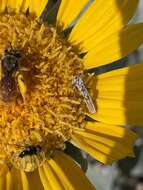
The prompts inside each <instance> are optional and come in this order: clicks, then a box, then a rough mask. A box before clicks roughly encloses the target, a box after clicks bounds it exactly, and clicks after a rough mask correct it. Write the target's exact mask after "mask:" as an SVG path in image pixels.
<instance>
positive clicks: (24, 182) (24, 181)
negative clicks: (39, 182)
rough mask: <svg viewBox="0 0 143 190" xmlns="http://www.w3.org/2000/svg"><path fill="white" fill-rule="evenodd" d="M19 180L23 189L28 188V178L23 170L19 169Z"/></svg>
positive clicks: (27, 189) (26, 189) (28, 189)
mask: <svg viewBox="0 0 143 190" xmlns="http://www.w3.org/2000/svg"><path fill="white" fill-rule="evenodd" d="M21 182H22V186H23V190H30V186H29V182H28V178H27V176H26V173H25V172H23V171H21Z"/></svg>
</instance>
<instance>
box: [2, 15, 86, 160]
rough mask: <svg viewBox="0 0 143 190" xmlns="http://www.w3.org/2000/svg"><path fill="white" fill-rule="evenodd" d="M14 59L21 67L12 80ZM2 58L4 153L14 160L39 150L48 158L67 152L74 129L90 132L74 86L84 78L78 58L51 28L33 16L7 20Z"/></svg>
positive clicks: (8, 18)
mask: <svg viewBox="0 0 143 190" xmlns="http://www.w3.org/2000/svg"><path fill="white" fill-rule="evenodd" d="M15 51H18V52H19V54H20V56H19V57H18V58H17V57H16V55H15ZM10 52H11V53H10ZM11 55H12V56H14V57H13V59H14V60H15V57H16V58H17V60H16V61H17V64H18V65H17V67H16V68H14V70H12V72H11V74H10V75H9V71H8V72H4V68H5V67H4V66H3V64H4V63H6V64H7V62H8V63H10V61H9V57H7V56H10V58H11ZM0 58H1V69H0V70H1V74H0V79H1V81H0V83H1V92H0V93H1V94H0V151H1V152H3V153H4V154H5V157H6V159H7V160H9V159H10V157H11V156H12V155H13V154H15V153H17V152H23V151H26V153H27V152H28V151H27V150H25V147H26V146H33V147H36V146H37V145H38V146H40V147H41V148H42V151H44V152H45V153H46V154H48V153H51V152H52V151H54V150H55V149H63V148H64V143H65V141H67V140H70V136H71V132H72V129H73V128H75V127H76V128H83V127H84V126H85V120H84V119H85V112H86V105H85V103H84V100H83V98H82V97H81V95H80V93H79V92H78V91H77V89H76V88H74V87H73V85H72V80H73V78H74V77H75V76H77V75H79V74H82V73H83V65H82V61H81V59H80V58H79V56H78V55H77V54H76V53H75V52H74V51H73V50H72V47H71V46H70V45H68V44H67V42H66V41H65V40H63V39H62V38H61V37H60V36H59V35H58V34H57V32H56V29H55V28H53V27H52V26H47V25H44V24H42V25H41V24H39V23H38V22H37V21H36V20H35V18H33V17H32V16H28V17H27V16H25V15H23V14H16V15H15V14H13V15H7V14H4V15H1V17H0ZM6 61H7V62H6ZM12 63H13V61H12ZM6 68H7V67H6ZM8 68H9V67H8ZM5 70H6V71H7V69H5ZM7 73H8V74H7ZM5 98H6V99H5ZM32 150H33V149H32ZM34 150H36V148H35V149H34ZM29 152H30V151H29ZM35 152H36V151H35ZM24 153H25V152H24Z"/></svg>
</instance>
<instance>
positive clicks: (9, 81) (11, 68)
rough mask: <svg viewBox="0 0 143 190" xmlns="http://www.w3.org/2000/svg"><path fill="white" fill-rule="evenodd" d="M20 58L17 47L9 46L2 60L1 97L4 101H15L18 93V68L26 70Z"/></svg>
mask: <svg viewBox="0 0 143 190" xmlns="http://www.w3.org/2000/svg"><path fill="white" fill-rule="evenodd" d="M20 58H21V54H20V51H19V50H17V49H15V48H12V47H11V48H8V49H6V50H5V52H4V56H3V58H2V61H1V77H0V98H1V100H2V101H4V102H11V101H13V100H15V98H16V96H17V95H18V85H17V81H16V78H15V73H16V72H17V71H18V70H26V69H25V68H22V67H21V66H20ZM21 83H22V82H21ZM21 83H20V85H21ZM23 86H24V85H23ZM20 93H21V92H20Z"/></svg>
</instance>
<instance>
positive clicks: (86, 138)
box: [72, 122, 137, 164]
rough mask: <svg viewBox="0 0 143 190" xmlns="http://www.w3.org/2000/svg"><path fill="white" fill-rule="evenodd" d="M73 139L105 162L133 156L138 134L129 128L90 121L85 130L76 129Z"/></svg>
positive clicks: (109, 162)
mask: <svg viewBox="0 0 143 190" xmlns="http://www.w3.org/2000/svg"><path fill="white" fill-rule="evenodd" d="M72 139H73V140H74V141H75V142H76V143H77V144H79V146H80V147H81V148H82V149H83V150H84V151H86V152H88V153H89V154H91V156H93V157H94V158H95V159H97V160H99V161H100V162H102V163H104V164H111V163H112V162H113V161H115V160H118V159H121V158H123V157H125V156H133V155H134V153H133V143H134V142H135V140H136V139H137V135H136V134H135V133H133V132H131V131H129V130H128V129H125V128H122V127H119V126H115V125H114V126H113V125H112V126H111V125H107V124H103V123H100V122H94V123H92V122H88V123H87V126H86V128H85V131H82V130H76V129H75V130H74V131H73V134H72Z"/></svg>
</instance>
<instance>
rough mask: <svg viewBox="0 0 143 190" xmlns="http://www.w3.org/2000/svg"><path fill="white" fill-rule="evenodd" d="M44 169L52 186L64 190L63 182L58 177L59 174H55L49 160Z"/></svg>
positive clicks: (57, 189)
mask: <svg viewBox="0 0 143 190" xmlns="http://www.w3.org/2000/svg"><path fill="white" fill-rule="evenodd" d="M43 169H44V172H45V175H46V177H47V180H48V181H49V183H50V186H51V188H52V189H56V190H64V187H63V185H62V182H61V181H60V180H59V179H58V176H57V175H56V174H55V172H54V171H53V169H52V167H51V166H50V165H49V163H48V162H46V163H45V164H44V165H43Z"/></svg>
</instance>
